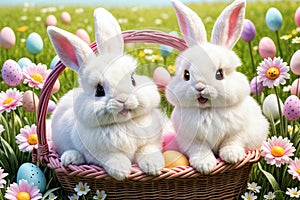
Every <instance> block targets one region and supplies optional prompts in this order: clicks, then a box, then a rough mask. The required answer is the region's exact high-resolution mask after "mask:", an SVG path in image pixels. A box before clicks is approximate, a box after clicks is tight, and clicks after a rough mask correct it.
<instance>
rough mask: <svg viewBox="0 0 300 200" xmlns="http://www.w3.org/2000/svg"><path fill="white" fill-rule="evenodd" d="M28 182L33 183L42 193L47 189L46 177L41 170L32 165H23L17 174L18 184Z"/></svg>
mask: <svg viewBox="0 0 300 200" xmlns="http://www.w3.org/2000/svg"><path fill="white" fill-rule="evenodd" d="M22 179H24V180H26V181H27V182H28V183H33V184H34V185H35V186H36V187H37V188H38V189H39V190H40V192H41V193H43V192H44V191H45V189H46V183H47V182H46V177H45V174H44V173H43V172H42V170H41V169H40V168H38V167H37V166H36V165H34V164H32V163H23V164H22V165H21V166H20V168H19V170H18V173H17V182H19V180H22Z"/></svg>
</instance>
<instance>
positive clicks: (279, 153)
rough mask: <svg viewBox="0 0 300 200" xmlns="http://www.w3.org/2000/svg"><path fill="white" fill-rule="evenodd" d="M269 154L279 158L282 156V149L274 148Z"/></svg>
mask: <svg viewBox="0 0 300 200" xmlns="http://www.w3.org/2000/svg"><path fill="white" fill-rule="evenodd" d="M271 154H272V155H273V156H275V157H281V156H283V155H284V148H282V147H280V146H274V147H273V148H272V149H271Z"/></svg>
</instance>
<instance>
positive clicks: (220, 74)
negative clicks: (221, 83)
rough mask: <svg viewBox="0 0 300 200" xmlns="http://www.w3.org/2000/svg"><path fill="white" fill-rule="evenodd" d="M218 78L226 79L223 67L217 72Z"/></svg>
mask: <svg viewBox="0 0 300 200" xmlns="http://www.w3.org/2000/svg"><path fill="white" fill-rule="evenodd" d="M216 79H217V80H223V79H224V74H223V69H218V71H217V72H216Z"/></svg>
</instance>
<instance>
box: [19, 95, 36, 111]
mask: <svg viewBox="0 0 300 200" xmlns="http://www.w3.org/2000/svg"><path fill="white" fill-rule="evenodd" d="M33 96H34V102H35V108H37V106H38V104H39V98H38V96H37V95H36V94H35V93H33V92H32V91H31V90H27V91H26V92H24V94H23V99H22V103H23V108H24V110H25V111H27V112H34V111H35V110H34V104H33Z"/></svg>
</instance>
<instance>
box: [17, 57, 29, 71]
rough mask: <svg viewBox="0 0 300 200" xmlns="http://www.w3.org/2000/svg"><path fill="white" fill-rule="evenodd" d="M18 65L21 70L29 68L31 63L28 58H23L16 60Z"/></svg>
mask: <svg viewBox="0 0 300 200" xmlns="http://www.w3.org/2000/svg"><path fill="white" fill-rule="evenodd" d="M18 64H19V65H20V67H21V69H23V68H24V67H29V66H31V65H32V62H31V60H30V59H29V58H26V57H23V58H20V59H19V60H18Z"/></svg>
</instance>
